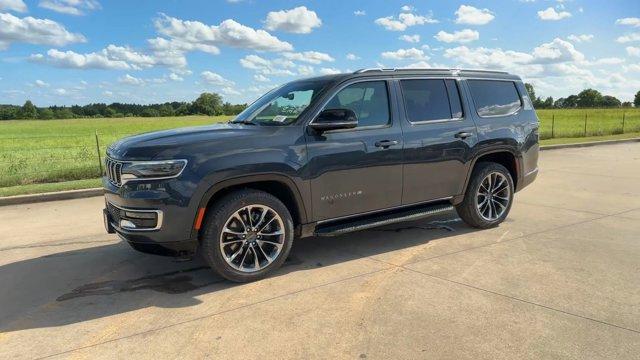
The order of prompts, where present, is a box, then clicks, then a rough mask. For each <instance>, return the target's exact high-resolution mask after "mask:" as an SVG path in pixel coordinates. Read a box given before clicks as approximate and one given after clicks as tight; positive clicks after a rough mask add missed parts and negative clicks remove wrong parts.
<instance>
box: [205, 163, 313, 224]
mask: <svg viewBox="0 0 640 360" xmlns="http://www.w3.org/2000/svg"><path fill="white" fill-rule="evenodd" d="M247 188H249V189H256V190H261V191H264V192H267V193H269V194H271V195H273V196H275V197H276V198H278V199H279V200H280V201H282V203H283V204H284V205H285V206H286V207H287V208H288V209H289V211H290V212H291V216H292V217H293V221H294V225H300V224H304V223H307V222H308V221H307V219H308V216H307V212H306V208H305V205H304V201H303V198H302V195H301V194H300V191H299V189H298V187H297V186H296V184H295V183H294V181H293V180H292V179H290V178H289V177H287V176H285V175H281V174H259V175H247V176H241V177H236V178H231V179H227V180H223V181H220V182H218V183H216V184H214V185H213V186H211V187H210V188H209V189H208V190H207V191H206V192H205V193H204V195H203V196H202V199H201V200H200V203H199V205H198V208H197V211H196V214H194V224H195V223H196V222H198V221H199V218H201V217H202V216H204V213H206V209H209V208H210V207H211V205H213V204H214V203H215V202H216V201H217V200H218V199H220V198H221V197H223V196H225V195H226V194H229V193H231V192H233V191H235V190H239V189H247ZM201 209H205V210H204V212H202V214H200V212H201ZM200 220H201V219H200ZM194 231H195V232H196V233H195V234H194V235H196V236H197V234H198V232H199V231H198V229H194Z"/></svg>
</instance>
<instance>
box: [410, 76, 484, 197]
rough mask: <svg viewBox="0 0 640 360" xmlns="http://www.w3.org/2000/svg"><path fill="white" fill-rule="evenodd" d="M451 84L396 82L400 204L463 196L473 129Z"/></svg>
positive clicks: (457, 85) (456, 83)
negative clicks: (400, 127)
mask: <svg viewBox="0 0 640 360" xmlns="http://www.w3.org/2000/svg"><path fill="white" fill-rule="evenodd" d="M461 85H462V84H461V83H459V81H457V80H455V79H442V78H440V79H437V78H419V79H418V78H415V79H401V80H399V81H398V83H397V86H398V87H399V89H400V92H399V93H400V94H401V99H400V101H399V102H400V103H401V104H403V105H404V106H403V109H404V121H403V123H402V124H403V133H404V142H405V144H404V162H405V164H404V167H403V182H404V191H403V194H402V203H403V205H408V204H413V203H419V202H424V201H429V200H437V199H444V198H449V197H452V196H455V195H458V194H461V193H462V192H463V190H464V189H463V187H464V183H465V180H466V176H467V171H468V167H469V159H470V156H471V149H472V147H473V146H474V145H475V143H476V142H477V134H476V126H475V123H474V122H473V120H472V118H471V116H468V114H469V109H468V108H467V105H466V103H465V102H464V101H463V99H462V96H461V94H462V93H463V91H462V90H463V89H462V86H461Z"/></svg>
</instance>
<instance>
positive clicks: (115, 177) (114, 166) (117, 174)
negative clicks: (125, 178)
mask: <svg viewBox="0 0 640 360" xmlns="http://www.w3.org/2000/svg"><path fill="white" fill-rule="evenodd" d="M104 165H105V175H106V176H107V179H109V182H110V183H112V184H113V185H115V186H122V165H123V163H122V162H120V161H116V160H113V159H111V158H108V157H107V158H105V160H104Z"/></svg>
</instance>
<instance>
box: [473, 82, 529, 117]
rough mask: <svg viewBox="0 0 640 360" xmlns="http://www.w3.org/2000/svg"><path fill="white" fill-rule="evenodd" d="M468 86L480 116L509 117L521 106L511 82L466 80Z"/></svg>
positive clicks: (513, 84) (514, 85) (514, 86)
mask: <svg viewBox="0 0 640 360" xmlns="http://www.w3.org/2000/svg"><path fill="white" fill-rule="evenodd" d="M468 84H469V89H470V90H471V95H472V96H473V103H474V104H475V106H476V111H477V112H478V115H480V116H505V115H510V114H513V113H514V112H516V111H517V110H518V109H519V108H520V106H522V102H521V100H520V95H519V94H518V90H517V89H516V84H515V83H514V82H513V81H495V80H468Z"/></svg>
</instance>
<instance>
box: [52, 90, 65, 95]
mask: <svg viewBox="0 0 640 360" xmlns="http://www.w3.org/2000/svg"><path fill="white" fill-rule="evenodd" d="M53 93H54V94H56V95H60V96H63V95H66V94H67V90H65V89H63V88H58V89H55V90H53Z"/></svg>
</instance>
